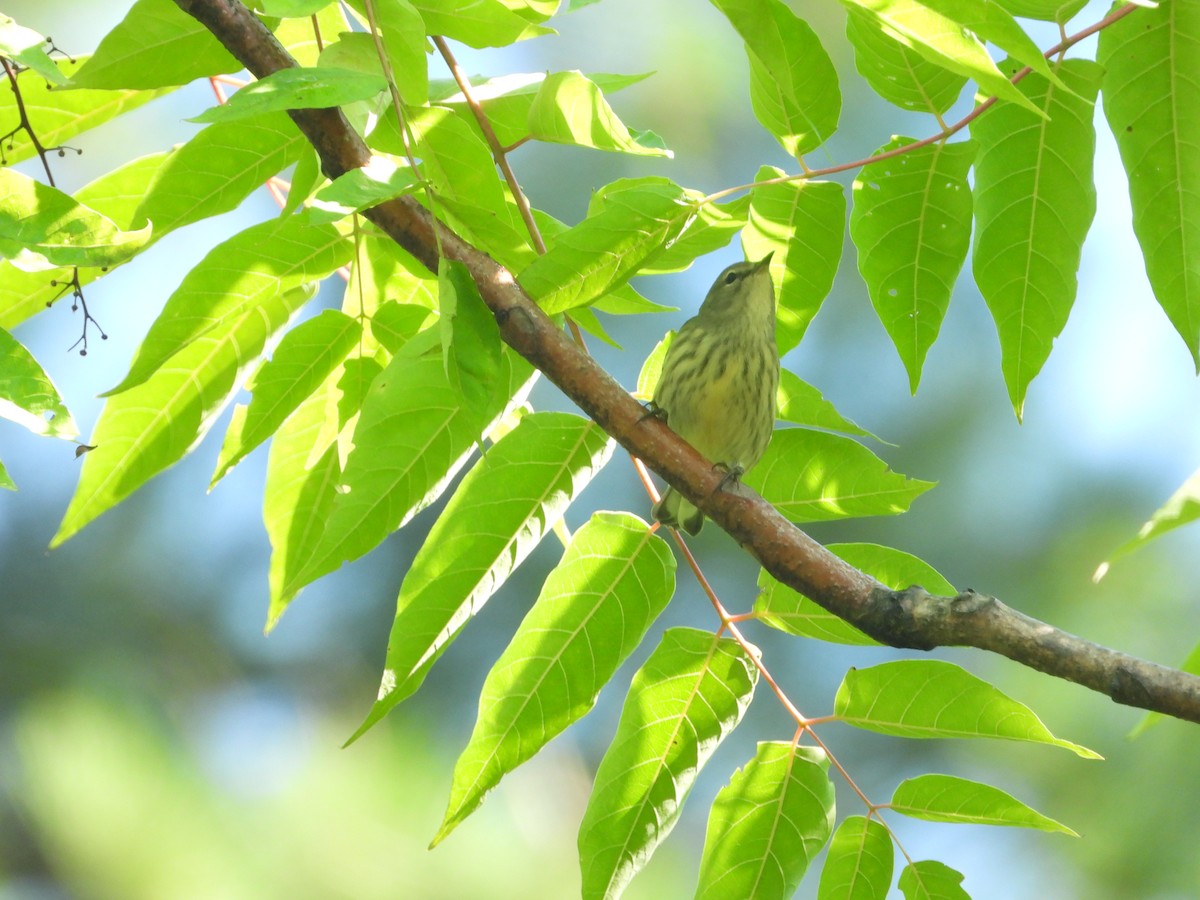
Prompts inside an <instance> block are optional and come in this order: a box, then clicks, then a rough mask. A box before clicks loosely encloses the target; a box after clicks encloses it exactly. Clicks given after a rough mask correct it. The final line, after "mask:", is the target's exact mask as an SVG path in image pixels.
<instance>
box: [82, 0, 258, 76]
mask: <svg viewBox="0 0 1200 900" xmlns="http://www.w3.org/2000/svg"><path fill="white" fill-rule="evenodd" d="M241 68H242V64H241V63H240V62H238V61H237V60H236V59H234V58H233V56H232V55H230V53H229V51H228V50H226V49H225V48H224V47H223V46H221V43H220V41H218V40H217V39H216V38H215V37H214V36H213V34H212V32H211V31H209V30H208V29H207V28H205V27H204V26H203V25H202V24H200V22H199V21H198V20H196V19H195V18H193V17H192V16H189V15H188V14H187V13H185V12H184V11H183V10H182V9H180V8H179V5H178V4H176V3H173V2H172V0H136V2H135V3H134V4H133V6H132V8H130V10H129V12H127V13H126V14H125V18H124V19H122V20H121V21H120V22H119V23H118V24H117V26H116V27H115V28H113V29H112V31H110V32H109V33H108V34H106V35H105V36H104V39H103V40H101V41H100V46H98V47H97V48H96V52H95V53H93V54H92V58H91V59H90V60H89V61H88V64H87V65H86V66H84V67H83V68H82V69H80V70H79V71H78V72H76V73H75V74H74V75H73V76H72V77H71V86H72V87H81V88H94V89H100V90H116V89H129V88H134V89H145V88H158V87H167V86H174V85H180V84H187V83H188V82H189V81H194V80H196V79H197V78H203V77H205V76H208V75H227V74H229V73H231V72H238V71H240V70H241Z"/></svg>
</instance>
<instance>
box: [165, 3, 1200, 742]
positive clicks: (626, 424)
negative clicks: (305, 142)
mask: <svg viewBox="0 0 1200 900" xmlns="http://www.w3.org/2000/svg"><path fill="white" fill-rule="evenodd" d="M175 2H176V3H177V4H178V5H179V6H180V7H181V8H182V9H183V10H184V11H186V12H187V13H189V14H190V15H192V16H194V17H195V18H196V19H197V20H199V21H200V22H201V23H203V24H204V25H205V26H206V27H207V28H208V29H209V30H210V31H212V33H213V34H214V35H216V37H217V39H218V40H220V41H221V43H222V44H223V45H224V46H225V47H226V48H227V49H228V50H229V51H230V52H231V53H232V54H233V55H234V56H235V57H237V59H239V60H240V61H241V62H242V63H243V64H244V65H245V66H246V68H247V69H248V70H249V71H250V72H251V73H252V74H254V75H255V76H256V77H259V78H262V77H263V76H266V75H269V74H270V73H272V72H275V71H277V70H279V69H281V68H285V67H288V66H294V65H295V64H296V63H295V61H294V60H292V59H291V57H290V56H289V55H288V53H287V51H286V50H284V48H283V47H282V46H280V44H279V42H278V41H277V40H276V39H275V37H274V36H273V35H272V34H271V33H270V32H269V31H268V30H267V29H266V28H265V27H264V26H263V24H262V23H261V22H260V21H259V20H258V19H257V18H256V17H255V16H254V15H253V14H252V13H250V12H249V11H248V10H247V9H246V7H244V6H243V5H242V4H241V3H239V2H237V0H175ZM290 115H291V117H292V119H293V120H295V122H296V124H297V125H298V126H299V127H300V129H301V131H303V132H304V134H305V136H306V137H307V138H308V139H309V140H310V141H311V142H312V144H313V146H314V147H315V148H316V150H317V152H318V154H319V155H320V157H321V163H322V167H323V168H324V171H325V174H326V175H328V176H329V177H330V178H335V177H337V176H338V175H341V174H342V173H344V172H346V171H349V170H350V169H353V168H358V167H361V166H363V165H365V164H366V162H367V160H368V158H369V155H370V154H369V151H368V150H367V147H366V145H365V144H364V143H363V142H362V139H361V138H360V137H359V136H358V134H357V133H355V131H354V130H353V129H352V128H351V127H350V125H349V123H348V122H347V121H346V119H345V117H344V116H343V115H342V114H341V112H340V111H339V110H337V109H307V110H293V111H292V112H291V113H290ZM365 215H366V216H367V218H369V219H370V220H371V221H372V222H374V223H375V224H376V225H377V226H379V227H380V228H381V229H382V230H383V231H385V232H386V233H387V234H388V235H390V236H391V237H392V238H393V239H394V240H395V241H396V242H397V243H398V244H400V245H401V246H402V247H404V248H405V249H406V250H408V251H409V252H410V253H412V254H413V255H414V256H415V257H416V258H417V259H418V260H420V261H421V262H422V263H423V264H424V265H426V266H428V267H429V268H430V269H431V270H434V271H436V269H437V261H438V254H437V247H438V241H437V240H435V238H434V229H435V228H436V229H438V233H439V234H438V237H439V238H440V242H441V247H442V249H443V251H444V252H445V254H446V256H448V257H449V258H451V259H456V260H459V261H460V262H462V263H464V264H465V265H466V266H467V268H468V269H469V270H470V272H471V275H472V277H473V278H474V279H475V282H476V284H478V286H479V290H480V293H481V294H482V296H483V299H484V301H485V302H486V303H487V305H488V307H489V308H490V309H491V310H492V312H493V313H494V315H495V317H496V321H497V323H498V324H499V326H500V334H501V337H502V338H503V339H504V341H505V342H506V343H507V344H508V345H509V346H511V347H512V348H513V349H514V350H516V351H517V352H518V353H520V354H521V355H522V356H524V357H525V358H526V359H528V360H529V361H530V362H531V363H532V364H533V365H534V366H536V367H537V368H538V369H539V370H541V371H542V373H543V374H545V375H546V377H547V378H549V379H550V380H551V381H552V382H553V383H554V384H556V385H557V386H558V387H559V388H560V389H561V390H562V391H563V393H564V394H566V395H567V396H568V397H570V398H571V399H572V400H573V401H574V402H575V403H576V404H577V405H578V406H579V408H580V409H582V410H583V411H584V412H585V413H587V414H588V415H589V416H590V417H591V418H592V419H594V420H595V421H596V422H597V423H598V424H599V425H600V426H601V427H602V428H603V429H604V430H605V431H606V432H608V433H609V434H610V435H612V437H613V438H615V439H616V440H617V441H618V442H619V443H620V444H621V445H622V446H623V447H625V449H626V450H628V451H629V452H630V453H632V454H634V455H635V456H638V457H639V458H641V459H642V460H643V461H644V462H645V463H646V464H647V465H648V466H649V467H650V468H651V469H653V470H654V471H655V472H657V473H658V474H659V475H661V476H662V477H663V478H664V479H666V480H667V482H669V483H670V484H671V485H672V486H673V487H675V488H676V489H677V490H680V491H682V492H683V493H684V494H685V495H686V496H687V497H688V498H689V499H691V500H693V501H694V502H695V503H696V505H697V506H699V507H700V509H702V510H703V511H704V513H705V515H707V516H708V517H709V518H711V519H712V520H713V521H715V522H716V523H717V524H718V525H720V526H721V527H722V528H724V529H725V530H726V531H727V532H729V533H730V534H731V535H732V536H733V537H734V538H735V539H736V540H737V541H738V543H739V544H741V545H742V547H744V548H745V549H746V551H747V552H749V553H750V554H751V555H752V556H754V558H755V559H757V560H758V561H759V562H760V563H762V565H763V567H764V568H766V570H767V571H768V572H770V573H771V575H772V576H774V577H775V578H776V579H778V580H779V581H781V582H783V583H785V584H787V585H789V586H791V587H793V588H795V589H796V590H797V591H799V592H801V593H802V594H804V595H805V596H807V597H810V598H811V599H812V600H814V601H816V602H817V603H819V604H820V605H821V606H823V607H824V608H825V609H827V610H829V611H830V612H832V613H834V614H835V615H837V616H840V617H841V618H843V619H845V620H846V621H848V622H850V623H852V624H853V625H855V626H857V627H858V628H860V629H861V630H862V631H864V632H866V633H867V634H869V635H871V636H872V637H873V638H875V639H876V640H879V641H882V642H883V643H886V644H890V645H892V646H895V647H911V648H915V649H920V650H930V649H932V648H934V647H938V646H967V647H977V648H979V649H981V650H989V651H992V652H994V653H999V654H1001V655H1003V656H1007V657H1008V658H1010V659H1012V660H1015V661H1016V662H1019V663H1021V664H1023V665H1026V666H1030V667H1032V668H1034V669H1037V670H1039V671H1041V672H1045V673H1047V674H1048V675H1053V676H1055V677H1057V678H1063V679H1066V680H1068V681H1073V682H1075V683H1077V684H1080V685H1083V686H1085V687H1089V688H1091V689H1092V690H1095V691H1098V692H1100V693H1101V694H1105V695H1107V696H1109V697H1111V698H1112V699H1113V700H1114V701H1116V702H1117V703H1122V704H1125V705H1128V706H1136V707H1141V708H1143V709H1149V710H1155V711H1157V712H1161V713H1165V714H1167V715H1170V716H1174V717H1176V718H1180V719H1186V720H1188V721H1192V722H1198V723H1200V678H1197V677H1195V676H1193V675H1189V674H1187V673H1185V672H1180V671H1178V670H1175V669H1170V668H1167V667H1165V666H1160V665H1157V664H1155V663H1151V662H1146V661H1144V660H1140V659H1136V658H1134V657H1132V656H1128V655H1126V654H1123V653H1119V652H1117V651H1115V650H1110V649H1108V648H1106V647H1101V646H1100V645H1098V644H1093V643H1092V642H1090V641H1086V640H1083V639H1082V638H1078V637H1075V636H1074V635H1071V634H1068V633H1066V632H1064V631H1060V630H1059V629H1057V628H1054V627H1052V626H1050V625H1047V624H1045V623H1044V622H1039V621H1038V620H1036V619H1033V618H1030V617H1029V616H1026V615H1024V614H1023V613H1020V612H1017V611H1016V610H1013V609H1011V608H1010V607H1008V606H1005V605H1004V604H1003V603H1001V602H1000V601H999V600H996V599H995V598H993V597H988V596H986V595H983V594H977V593H975V592H973V591H966V592H964V593H962V594H959V595H958V596H957V597H937V596H933V595H930V594H928V593H927V592H926V591H924V590H923V589H921V588H919V587H913V588H909V589H908V590H905V591H891V590H889V589H887V588H885V587H884V586H883V585H881V584H879V582H877V581H876V580H875V579H873V578H872V577H870V576H869V575H866V574H865V573H863V572H860V571H859V570H857V569H855V568H853V567H852V566H850V565H848V564H846V563H845V562H843V561H842V560H840V559H839V558H837V557H836V556H834V555H833V554H832V553H829V552H828V551H827V550H825V549H824V548H823V547H822V546H821V545H820V544H818V543H817V542H816V541H814V540H813V539H812V538H810V537H809V536H808V535H807V534H805V533H804V532H802V531H801V530H800V529H798V528H796V527H795V526H794V525H792V524H791V523H790V522H788V521H787V520H785V519H784V518H783V517H782V516H780V515H779V513H778V512H776V511H775V510H774V508H772V507H771V505H770V504H768V503H767V502H766V501H764V500H763V499H762V498H761V497H758V496H757V495H755V494H754V493H753V492H752V491H750V490H748V489H745V488H742V489H740V490H738V491H718V490H717V485H718V483H719V482H720V480H721V473H720V472H718V471H715V470H714V469H713V467H712V465H711V463H709V462H708V461H707V460H705V459H704V458H703V457H702V456H700V454H698V453H697V452H696V451H695V450H693V449H692V448H691V447H690V446H689V445H687V444H686V443H684V442H683V441H682V440H681V439H680V438H678V437H677V436H676V435H675V434H674V433H673V432H672V431H671V430H670V429H668V428H667V427H666V426H665V425H664V424H663V423H662V422H660V421H659V420H658V419H656V418H653V417H649V418H648V417H646V416H645V415H644V410H643V408H642V407H641V406H640V405H639V404H638V403H637V402H636V401H635V400H634V399H633V398H632V397H630V396H629V394H628V393H627V392H626V391H625V390H624V389H623V388H622V387H621V386H620V385H619V384H617V383H616V381H614V380H613V379H612V378H611V377H610V376H609V375H608V373H607V372H606V371H604V370H603V369H602V368H600V366H598V365H597V364H596V362H595V361H594V360H593V359H592V358H591V357H590V356H588V355H587V354H586V353H585V352H584V351H583V350H581V349H580V348H579V347H577V346H576V345H575V344H574V343H573V342H572V341H571V340H570V338H569V337H567V335H566V334H565V333H564V332H563V331H562V329H560V328H558V327H557V326H555V324H554V323H553V322H552V321H551V320H550V319H549V318H548V317H547V316H546V315H545V314H544V313H543V312H542V311H541V310H540V309H539V308H538V307H537V305H536V304H535V303H534V302H533V301H532V300H530V299H529V297H528V296H526V295H525V293H524V292H523V291H522V290H521V288H520V286H519V285H517V283H516V281H515V280H514V278H513V276H512V275H511V274H510V273H509V272H508V271H507V270H505V269H504V268H503V267H502V266H500V265H499V264H497V263H496V262H495V260H493V259H492V258H491V257H489V256H488V255H487V254H485V253H482V252H481V251H479V250H477V249H476V248H474V247H472V246H471V245H469V244H467V243H466V242H465V241H463V240H462V239H461V238H460V237H458V236H457V235H456V234H454V233H453V232H451V231H449V230H448V229H447V228H445V227H444V226H442V225H440V224H438V223H436V222H435V221H434V219H433V217H432V216H431V215H430V214H429V213H428V211H426V210H425V209H424V208H423V207H422V206H421V205H420V204H418V203H417V202H416V201H414V200H412V199H411V198H407V197H402V198H399V199H397V200H392V201H389V202H387V203H384V204H382V205H380V206H378V207H375V208H374V209H372V210H369V211H368V212H366V213H365Z"/></svg>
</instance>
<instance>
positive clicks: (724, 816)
mask: <svg viewBox="0 0 1200 900" xmlns="http://www.w3.org/2000/svg"><path fill="white" fill-rule="evenodd" d="M833 811H834V790H833V782H832V781H830V780H829V758H828V757H827V756H826V755H825V751H824V750H821V749H818V748H815V747H798V746H796V745H795V744H792V743H784V742H775V741H764V742H761V743H759V745H758V752H757V753H756V754H755V756H754V759H752V760H750V762H749V763H747V765H746V767H745V768H744V769H742V770H741V771H739V772H736V773H734V776H733V778H732V780H731V781H730V782H729V784H728V785H726V786H725V787H724V788H722V789H721V792H720V793H719V794H717V798H716V799H715V800H714V801H713V806H712V812H711V813H709V816H708V832H707V834H706V835H705V838H704V855H703V856H702V857H701V858H700V885H699V887H698V888H697V889H696V896H697V897H698V898H711V900H719V898H720V900H723V898H727V897H791V896H792V895H793V894H794V893H795V892H796V888H798V887H799V886H800V879H801V878H803V877H804V872H805V870H806V869H807V868H808V865H809V863H810V862H812V858H813V857H814V856H816V855H817V853H818V852H820V850H821V848H822V847H824V846H825V842H826V841H827V840H829V835H830V834H831V833H832V831H833V818H834V813H833Z"/></svg>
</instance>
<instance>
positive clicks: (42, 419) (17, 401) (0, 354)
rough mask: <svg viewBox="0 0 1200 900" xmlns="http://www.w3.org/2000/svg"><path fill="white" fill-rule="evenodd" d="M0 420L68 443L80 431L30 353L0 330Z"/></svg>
mask: <svg viewBox="0 0 1200 900" xmlns="http://www.w3.org/2000/svg"><path fill="white" fill-rule="evenodd" d="M0 417H3V418H5V419H8V420H9V421H10V422H16V423H17V424H18V425H20V426H22V427H24V428H28V429H29V430H30V431H32V432H33V433H34V434H40V435H45V436H46V437H56V438H64V439H65V440H70V439H72V438H74V437H75V436H77V435H78V434H79V428H78V426H76V424H75V420H74V418H72V416H71V412H70V410H68V409H67V407H66V404H65V403H63V400H62V396H61V395H60V394H59V393H58V388H56V387H55V386H54V382H53V381H51V380H50V376H49V375H47V374H46V371H45V370H44V369H43V368H42V367H41V366H40V365H38V361H37V360H36V359H34V358H33V354H32V353H30V352H29V351H28V350H27V349H25V347H24V345H23V344H21V342H20V341H18V340H17V339H16V338H15V337H13V336H12V335H11V334H9V333H8V332H7V331H5V330H4V329H2V328H0Z"/></svg>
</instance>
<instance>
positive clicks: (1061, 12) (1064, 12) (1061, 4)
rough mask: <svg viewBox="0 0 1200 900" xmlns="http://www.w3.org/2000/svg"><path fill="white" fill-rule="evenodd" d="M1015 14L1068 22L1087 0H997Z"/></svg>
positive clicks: (1030, 17)
mask: <svg viewBox="0 0 1200 900" xmlns="http://www.w3.org/2000/svg"><path fill="white" fill-rule="evenodd" d="M996 2H997V3H999V4H1000V5H1001V6H1003V7H1004V8H1005V9H1007V10H1008V11H1009V12H1010V13H1012V14H1013V15H1014V16H1020V17H1021V18H1023V19H1044V20H1045V21H1047V22H1058V23H1059V24H1066V23H1067V22H1069V21H1070V20H1071V19H1073V18H1074V17H1075V14H1076V13H1077V12H1079V11H1080V10H1081V9H1083V8H1084V7H1085V6H1087V0H996Z"/></svg>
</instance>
